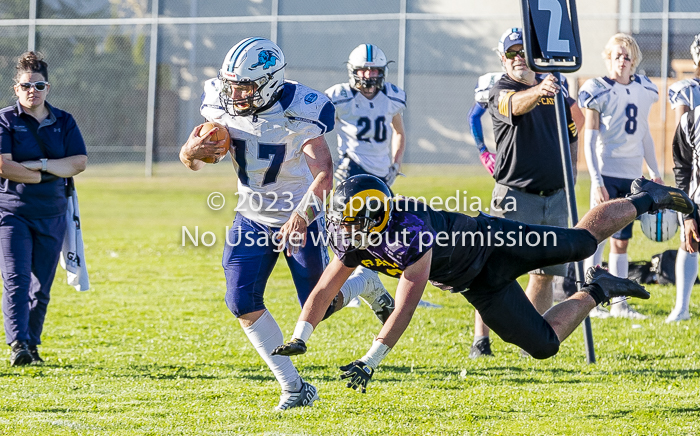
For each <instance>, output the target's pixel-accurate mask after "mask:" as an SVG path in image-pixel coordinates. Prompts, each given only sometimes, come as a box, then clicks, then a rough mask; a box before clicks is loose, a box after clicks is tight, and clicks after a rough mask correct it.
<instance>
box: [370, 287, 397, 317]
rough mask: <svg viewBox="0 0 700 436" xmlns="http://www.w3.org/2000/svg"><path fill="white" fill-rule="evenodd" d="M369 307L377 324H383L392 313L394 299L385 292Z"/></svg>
mask: <svg viewBox="0 0 700 436" xmlns="http://www.w3.org/2000/svg"><path fill="white" fill-rule="evenodd" d="M371 306H372V310H373V311H374V314H375V315H377V318H378V319H379V322H381V323H382V324H384V323H385V322H386V320H387V319H389V316H391V314H392V313H393V312H394V297H392V296H391V294H389V293H388V292H386V291H385V292H384V293H383V294H382V295H380V296H379V298H377V299H376V300H374V301H373V302H372V304H371Z"/></svg>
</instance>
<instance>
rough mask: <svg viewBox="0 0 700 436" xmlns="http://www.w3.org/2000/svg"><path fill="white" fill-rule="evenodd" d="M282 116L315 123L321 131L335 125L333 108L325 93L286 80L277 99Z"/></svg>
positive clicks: (324, 131) (327, 130) (328, 130)
mask: <svg viewBox="0 0 700 436" xmlns="http://www.w3.org/2000/svg"><path fill="white" fill-rule="evenodd" d="M279 103H280V104H281V105H282V109H283V110H284V116H285V117H287V118H290V119H292V120H295V121H302V122H306V123H310V124H315V125H316V126H318V127H319V128H320V129H321V133H322V134H323V133H326V132H330V131H331V130H333V127H334V126H335V108H334V107H333V103H331V101H330V100H329V99H328V97H326V95H325V94H324V93H322V92H320V91H316V90H315V89H311V88H309V87H308V86H305V85H302V84H301V83H297V82H292V81H287V82H285V84H284V89H283V91H282V97H281V98H280V100H279Z"/></svg>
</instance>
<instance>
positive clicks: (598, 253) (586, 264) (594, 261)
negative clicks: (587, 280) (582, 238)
mask: <svg viewBox="0 0 700 436" xmlns="http://www.w3.org/2000/svg"><path fill="white" fill-rule="evenodd" d="M606 241H607V239H605V240H603V242H601V243H600V244H598V248H597V249H596V250H595V253H593V256H591V257H589V258H587V259H586V260H584V261H583V274H584V275H585V274H586V271H588V268H590V267H592V266H596V265H601V264H602V263H603V250H604V249H605V242H606Z"/></svg>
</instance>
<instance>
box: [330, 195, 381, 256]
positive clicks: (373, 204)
mask: <svg viewBox="0 0 700 436" xmlns="http://www.w3.org/2000/svg"><path fill="white" fill-rule="evenodd" d="M353 200H363V199H360V198H357V197H356V198H354V199H353ZM364 201H366V206H365V205H363V206H362V207H361V208H359V209H354V208H353V207H352V202H351V203H349V204H346V203H345V202H343V201H341V202H338V203H337V204H336V205H335V206H336V207H334V204H333V201H331V203H330V204H329V206H328V210H327V211H326V217H327V219H328V226H329V229H328V230H329V231H330V232H331V234H332V235H333V236H334V237H332V238H330V242H331V244H334V246H335V247H336V248H339V247H342V249H341V251H352V250H366V249H367V248H369V247H371V246H377V245H379V244H380V243H381V242H382V232H383V231H384V230H385V229H386V228H387V227H388V226H387V220H388V217H389V215H390V214H391V210H392V209H393V203H392V202H391V201H387V202H386V204H382V202H381V201H380V200H379V199H377V198H369V197H368V198H366V199H364ZM341 205H342V206H341ZM338 206H340V207H343V209H342V210H339V209H340V208H339V207H338ZM348 209H349V210H348Z"/></svg>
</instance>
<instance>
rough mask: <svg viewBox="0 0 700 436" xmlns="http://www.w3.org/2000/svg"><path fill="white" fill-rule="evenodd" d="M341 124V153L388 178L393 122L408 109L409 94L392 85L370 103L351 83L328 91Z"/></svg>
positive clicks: (339, 138)
mask: <svg viewBox="0 0 700 436" xmlns="http://www.w3.org/2000/svg"><path fill="white" fill-rule="evenodd" d="M326 95H327V96H328V97H329V98H330V99H331V101H332V102H333V104H334V105H335V118H336V120H337V122H338V123H339V126H340V129H338V153H339V154H340V155H341V156H342V155H348V156H349V157H350V158H351V159H352V160H354V161H355V162H357V163H358V164H360V165H361V166H362V167H363V168H364V169H365V170H367V171H369V172H370V173H372V174H374V175H375V176H378V177H385V176H386V175H387V174H388V173H389V167H391V156H390V154H391V135H392V133H393V130H392V128H391V121H392V119H393V118H394V116H395V115H396V114H399V113H401V112H403V110H404V109H405V108H406V93H405V92H404V91H403V89H401V88H399V87H398V86H396V85H394V84H391V83H389V82H385V83H384V88H383V89H382V90H381V91H379V92H378V93H377V95H375V96H374V98H373V99H372V100H368V99H367V98H366V97H365V96H364V95H362V94H361V93H360V92H359V91H358V90H356V89H353V88H351V87H350V84H348V83H340V84H337V85H334V86H332V87H330V88H328V89H327V90H326Z"/></svg>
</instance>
